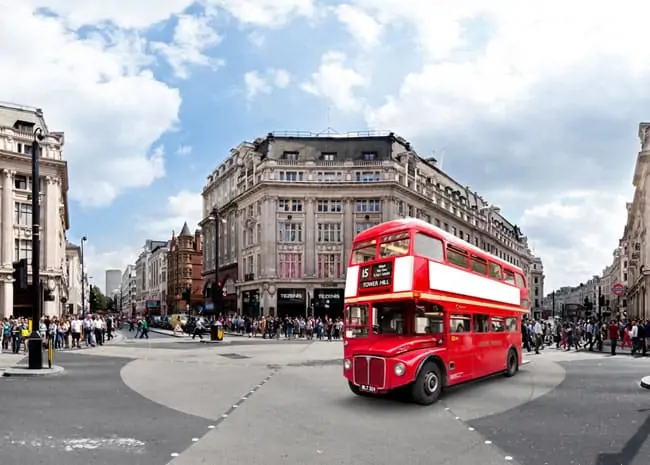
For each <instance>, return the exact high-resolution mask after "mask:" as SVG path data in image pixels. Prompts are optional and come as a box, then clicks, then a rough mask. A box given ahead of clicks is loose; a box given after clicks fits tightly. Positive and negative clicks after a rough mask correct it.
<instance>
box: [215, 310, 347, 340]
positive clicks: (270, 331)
mask: <svg viewBox="0 0 650 465" xmlns="http://www.w3.org/2000/svg"><path fill="white" fill-rule="evenodd" d="M223 324H224V326H225V329H226V331H229V332H233V333H236V334H240V335H248V337H250V338H253V337H258V336H259V337H262V338H264V339H280V337H283V338H285V339H305V340H314V339H316V340H328V341H332V340H337V339H341V338H342V337H343V320H342V319H341V318H330V317H329V316H327V315H325V316H322V317H320V316H316V317H307V318H306V317H303V316H298V317H291V316H285V317H284V318H281V317H272V316H261V317H257V318H255V317H248V316H241V315H235V316H233V317H228V318H226V319H225V320H224V321H223Z"/></svg>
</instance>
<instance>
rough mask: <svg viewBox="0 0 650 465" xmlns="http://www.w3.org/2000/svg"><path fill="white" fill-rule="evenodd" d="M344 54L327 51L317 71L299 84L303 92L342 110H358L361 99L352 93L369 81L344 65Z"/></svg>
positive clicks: (366, 84) (360, 105)
mask: <svg viewBox="0 0 650 465" xmlns="http://www.w3.org/2000/svg"><path fill="white" fill-rule="evenodd" d="M345 62H346V56H345V55H344V54H343V53H339V52H328V53H325V54H324V55H323V56H322V57H321V64H320V67H319V69H318V71H317V72H315V73H313V74H312V75H311V79H310V81H309V82H305V83H303V84H302V85H301V88H302V89H303V90H304V91H305V92H309V93H310V94H313V95H318V96H322V97H324V98H326V99H328V100H330V101H331V102H332V103H333V104H334V105H335V106H336V107H337V108H339V109H340V110H343V111H355V110H359V109H360V108H362V106H363V101H362V100H360V99H359V98H358V97H356V96H355V95H354V90H355V89H356V88H358V87H366V86H368V84H369V81H368V80H367V79H366V78H365V77H363V76H362V75H361V74H359V73H358V72H356V71H355V70H353V69H351V68H348V67H346V64H345Z"/></svg>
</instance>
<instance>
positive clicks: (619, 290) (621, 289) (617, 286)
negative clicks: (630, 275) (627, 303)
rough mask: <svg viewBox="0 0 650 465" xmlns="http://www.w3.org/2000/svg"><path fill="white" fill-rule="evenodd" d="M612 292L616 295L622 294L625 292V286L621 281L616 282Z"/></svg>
mask: <svg viewBox="0 0 650 465" xmlns="http://www.w3.org/2000/svg"><path fill="white" fill-rule="evenodd" d="M612 292H613V293H614V295H616V296H619V297H620V296H622V295H624V294H625V286H624V285H622V284H621V283H616V284H614V285H613V286H612Z"/></svg>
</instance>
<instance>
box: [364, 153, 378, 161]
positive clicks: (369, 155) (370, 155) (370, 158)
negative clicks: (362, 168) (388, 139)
mask: <svg viewBox="0 0 650 465" xmlns="http://www.w3.org/2000/svg"><path fill="white" fill-rule="evenodd" d="M361 159H362V160H363V161H375V160H376V159H377V152H363V153H362V154H361Z"/></svg>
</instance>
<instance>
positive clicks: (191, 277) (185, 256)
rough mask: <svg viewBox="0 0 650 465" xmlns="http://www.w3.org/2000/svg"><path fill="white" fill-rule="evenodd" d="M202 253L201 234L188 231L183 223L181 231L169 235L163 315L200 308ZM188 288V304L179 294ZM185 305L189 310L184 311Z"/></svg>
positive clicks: (197, 231) (201, 302)
mask: <svg viewBox="0 0 650 465" xmlns="http://www.w3.org/2000/svg"><path fill="white" fill-rule="evenodd" d="M202 270H203V251H202V250H201V231H199V230H198V229H197V230H196V231H194V234H192V233H191V232H190V228H189V227H188V226H187V223H185V224H183V228H182V229H181V232H180V233H179V234H178V236H177V235H175V234H172V238H171V241H169V252H168V253H167V313H169V314H172V313H178V312H185V311H187V310H193V309H195V308H197V307H198V306H201V305H203V294H202V293H203V277H202ZM188 287H189V288H190V289H191V293H190V301H189V302H187V301H185V300H183V292H184V291H185V289H187V288H188ZM188 306H189V308H188Z"/></svg>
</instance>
